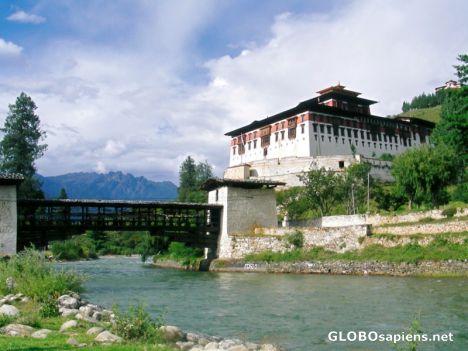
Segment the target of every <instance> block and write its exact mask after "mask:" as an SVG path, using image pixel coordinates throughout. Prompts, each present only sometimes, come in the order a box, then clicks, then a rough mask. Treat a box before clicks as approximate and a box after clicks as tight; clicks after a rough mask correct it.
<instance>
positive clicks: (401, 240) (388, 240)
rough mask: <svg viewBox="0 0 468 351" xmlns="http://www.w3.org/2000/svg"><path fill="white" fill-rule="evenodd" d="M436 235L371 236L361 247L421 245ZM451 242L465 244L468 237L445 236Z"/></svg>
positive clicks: (428, 242) (425, 244) (426, 243)
mask: <svg viewBox="0 0 468 351" xmlns="http://www.w3.org/2000/svg"><path fill="white" fill-rule="evenodd" d="M435 238H436V237H435V236H434V235H431V234H427V235H417V236H409V235H402V236H393V235H392V236H369V237H367V238H365V240H364V241H363V242H362V244H361V248H365V247H367V246H369V245H380V246H383V247H395V246H403V245H408V244H418V245H420V246H427V245H429V244H430V243H431V242H432V241H433V240H434V239H435ZM444 238H445V239H447V240H448V241H449V242H451V243H455V244H463V243H464V241H465V240H466V238H467V237H463V236H450V235H448V236H446V237H444Z"/></svg>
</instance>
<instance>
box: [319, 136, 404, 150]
mask: <svg viewBox="0 0 468 351" xmlns="http://www.w3.org/2000/svg"><path fill="white" fill-rule="evenodd" d="M320 138H321V140H322V142H324V141H325V137H324V136H323V135H321V136H320ZM314 139H315V141H318V135H317V134H315V135H314ZM338 139H339V138H338V137H335V143H336V144H338V143H339V141H338ZM408 141H409V145H408V144H407V143H406V140H405V143H404V146H411V139H408ZM328 142H330V143H331V142H332V137H330V136H329V137H328ZM341 143H342V144H343V145H344V144H345V143H346V142H345V138H341ZM348 144H349V145H351V144H353V141H352V140H351V139H348ZM354 144H355V145H356V146H358V145H359V142H358V140H354ZM372 144H373V145H374V149H377V143H376V142H374V143H371V142H370V141H368V142H367V147H369V148H370V147H371V146H372ZM361 145H362V147H366V142H365V141H361ZM378 145H379V148H380V149H381V150H382V145H383V146H384V148H385V150H388V149H389V147H390V150H393V144H382V143H379V144H378ZM395 150H398V145H395Z"/></svg>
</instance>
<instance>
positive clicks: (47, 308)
mask: <svg viewBox="0 0 468 351" xmlns="http://www.w3.org/2000/svg"><path fill="white" fill-rule="evenodd" d="M58 315H59V309H58V307H57V303H56V301H55V299H53V298H50V299H47V300H46V301H44V302H43V303H42V304H41V307H40V308H39V316H41V317H42V318H50V317H57V316H58Z"/></svg>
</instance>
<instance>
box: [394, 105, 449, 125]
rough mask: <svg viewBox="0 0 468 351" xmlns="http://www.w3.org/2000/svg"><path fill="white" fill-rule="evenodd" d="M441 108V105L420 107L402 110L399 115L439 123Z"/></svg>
mask: <svg viewBox="0 0 468 351" xmlns="http://www.w3.org/2000/svg"><path fill="white" fill-rule="evenodd" d="M441 109H442V106H441V105H438V106H434V107H428V108H418V109H413V110H409V111H407V112H402V113H400V114H399V115H398V116H407V117H416V118H420V119H424V120H426V121H429V122H433V123H438V122H439V121H440V114H441Z"/></svg>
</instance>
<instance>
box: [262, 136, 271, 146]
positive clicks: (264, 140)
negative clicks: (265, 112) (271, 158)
mask: <svg viewBox="0 0 468 351" xmlns="http://www.w3.org/2000/svg"><path fill="white" fill-rule="evenodd" d="M261 143H262V147H263V146H268V145H270V135H264V136H262V139H261Z"/></svg>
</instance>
